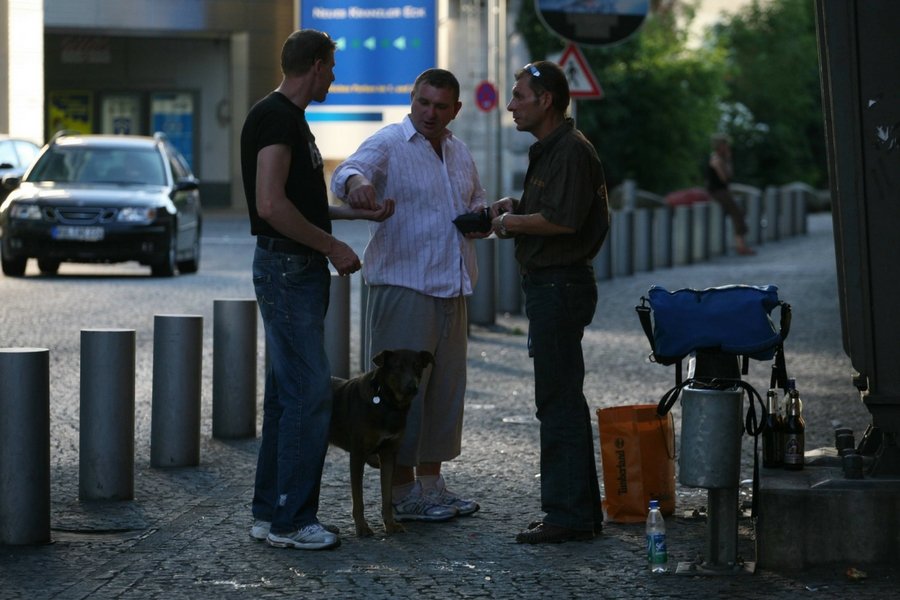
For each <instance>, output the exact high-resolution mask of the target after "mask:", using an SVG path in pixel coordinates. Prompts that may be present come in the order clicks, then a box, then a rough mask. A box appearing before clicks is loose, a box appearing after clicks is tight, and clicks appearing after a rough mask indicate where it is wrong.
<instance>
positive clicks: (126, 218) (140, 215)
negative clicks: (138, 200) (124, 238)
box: [116, 206, 156, 223]
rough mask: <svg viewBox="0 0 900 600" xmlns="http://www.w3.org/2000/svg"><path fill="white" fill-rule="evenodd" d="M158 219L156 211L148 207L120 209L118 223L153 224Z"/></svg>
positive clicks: (117, 216) (117, 217)
mask: <svg viewBox="0 0 900 600" xmlns="http://www.w3.org/2000/svg"><path fill="white" fill-rule="evenodd" d="M154 219H156V209H155V208H152V207H148V206H129V207H126V208H121V209H119V212H118V214H117V215H116V221H121V222H125V223H152V222H153V220H154Z"/></svg>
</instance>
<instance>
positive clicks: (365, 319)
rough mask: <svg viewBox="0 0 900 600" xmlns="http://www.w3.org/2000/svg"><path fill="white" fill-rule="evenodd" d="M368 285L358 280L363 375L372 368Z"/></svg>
mask: <svg viewBox="0 0 900 600" xmlns="http://www.w3.org/2000/svg"><path fill="white" fill-rule="evenodd" d="M368 304H369V284H368V283H366V278H365V277H362V276H360V278H359V371H360V373H365V372H366V371H368V370H369V369H371V368H372V364H371V362H370V361H369V352H371V349H370V348H369V313H368V312H367V311H368Z"/></svg>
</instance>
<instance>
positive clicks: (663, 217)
mask: <svg viewBox="0 0 900 600" xmlns="http://www.w3.org/2000/svg"><path fill="white" fill-rule="evenodd" d="M671 266H672V208H671V207H670V206H660V207H657V208H654V209H653V268H654V269H668V268H669V267H671Z"/></svg>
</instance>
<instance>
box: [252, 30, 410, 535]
mask: <svg viewBox="0 0 900 600" xmlns="http://www.w3.org/2000/svg"><path fill="white" fill-rule="evenodd" d="M334 51H335V44H334V42H333V41H332V40H331V38H329V37H328V35H327V34H325V33H322V32H319V31H314V30H310V29H306V30H301V31H295V32H294V33H292V34H291V35H290V36H289V37H288V39H287V40H286V41H285V43H284V46H283V48H282V53H281V69H282V72H283V74H284V77H283V79H282V82H281V84H280V85H279V86H278V88H277V89H275V91H273V92H272V93H270V94H269V95H268V96H266V97H265V98H263V99H262V100H260V101H259V102H257V103H256V104H255V105H254V106H253V107H252V108H251V109H250V112H249V114H248V115H247V119H246V121H245V123H244V127H243V129H242V131H241V172H242V175H243V178H244V194H245V195H246V197H247V209H248V211H249V215H250V231H251V233H252V234H254V235H256V238H257V247H256V251H255V254H254V257H253V285H254V288H255V290H256V298H257V302H258V303H259V309H260V314H261V315H262V319H263V324H264V325H265V330H266V350H267V354H268V358H269V361H268V364H267V366H266V384H265V396H264V400H263V428H262V441H261V443H260V448H259V459H258V462H257V468H256V481H255V485H254V491H253V508H252V510H253V518H254V523H253V526H252V528H251V530H250V535H251V537H253V538H254V539H257V540H266V541H267V542H268V543H269V545H271V546H275V547H279V548H300V549H307V550H317V549H323V548H331V547H334V546H337V545H338V544H339V543H340V540H339V539H338V536H337V531H336V530H334V528H329V527H326V526H324V525H322V524H320V523H319V521H318V517H317V511H318V507H319V488H320V482H321V478H322V467H323V464H324V461H325V453H326V451H327V449H328V428H329V423H330V420H331V368H330V366H329V364H328V357H327V355H326V353H325V340H324V323H325V312H326V310H327V309H328V299H329V298H328V296H329V289H330V286H331V274H330V270H329V268H328V262H329V261H330V262H331V264H332V265H333V266H334V268H335V269H336V270H337V272H338V273H339V274H340V275H349V274H351V273H353V272H355V271H358V270H359V268H360V261H359V257H358V256H357V255H356V253H355V252H354V251H353V250H352V249H351V248H350V246H348V245H347V244H345V243H344V242H341V241H340V240H337V239H335V238H334V237H333V236H332V235H331V219H334V218H345V219H350V218H365V219H373V220H382V219H385V218H387V217H389V216H390V215H391V214H392V212H393V205H392V204H390V203H388V202H385V204H384V205H383V206H379V207H376V208H375V209H372V210H366V209H353V208H350V207H348V206H337V207H332V206H329V204H328V196H327V192H326V186H325V175H324V164H323V161H322V156H321V155H320V154H319V150H318V148H317V147H316V141H315V138H314V137H313V135H312V132H311V131H310V129H309V125H308V124H307V122H306V115H305V112H304V111H305V109H306V107H307V106H308V105H309V104H310V103H311V102H312V101H314V100H315V101H316V102H322V101H324V100H325V96H326V95H327V94H328V88H329V87H330V86H331V82H332V81H334Z"/></svg>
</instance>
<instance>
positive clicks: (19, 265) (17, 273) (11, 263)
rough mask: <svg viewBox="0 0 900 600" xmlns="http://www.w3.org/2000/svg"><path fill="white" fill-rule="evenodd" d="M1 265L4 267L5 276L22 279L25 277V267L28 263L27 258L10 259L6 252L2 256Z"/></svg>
mask: <svg viewBox="0 0 900 600" xmlns="http://www.w3.org/2000/svg"><path fill="white" fill-rule="evenodd" d="M0 263H2V266H3V274H4V275H7V276H9V277H22V276H23V275H25V265H26V264H27V263H28V257H27V256H13V257H8V256H7V255H6V253H5V252H3V253H2V256H0Z"/></svg>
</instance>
